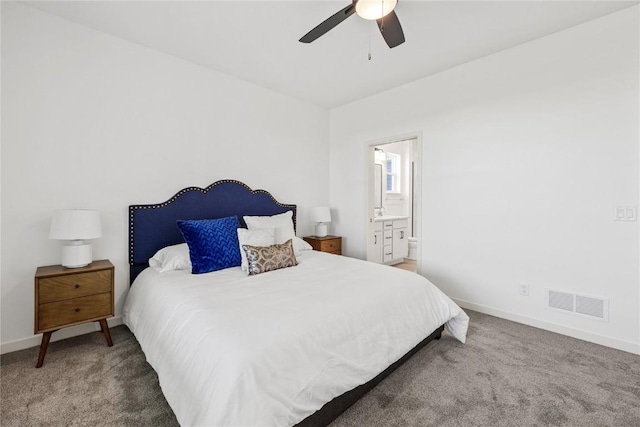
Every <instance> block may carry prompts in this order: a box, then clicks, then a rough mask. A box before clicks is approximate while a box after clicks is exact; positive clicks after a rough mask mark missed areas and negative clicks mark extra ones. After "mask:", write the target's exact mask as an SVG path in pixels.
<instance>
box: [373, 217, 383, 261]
mask: <svg viewBox="0 0 640 427" xmlns="http://www.w3.org/2000/svg"><path fill="white" fill-rule="evenodd" d="M372 238H373V241H372V242H371V245H372V247H373V258H372V259H371V261H373V262H377V263H382V246H383V244H384V242H383V241H384V235H383V232H382V222H381V221H375V222H374V223H373V236H372Z"/></svg>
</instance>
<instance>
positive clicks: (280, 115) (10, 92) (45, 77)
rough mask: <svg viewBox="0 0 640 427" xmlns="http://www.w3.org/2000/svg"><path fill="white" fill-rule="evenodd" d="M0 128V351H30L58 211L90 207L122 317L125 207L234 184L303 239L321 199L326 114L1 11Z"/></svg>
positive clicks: (134, 48) (325, 187)
mask: <svg viewBox="0 0 640 427" xmlns="http://www.w3.org/2000/svg"><path fill="white" fill-rule="evenodd" d="M2 124H3V127H2V156H1V158H2V216H1V218H2V245H1V251H2V268H1V271H2V282H1V296H2V303H1V308H2V317H1V320H2V322H1V323H2V325H1V342H2V344H3V346H2V351H3V352H4V351H10V350H14V349H16V348H20V347H21V346H24V345H26V344H30V345H33V344H35V343H37V339H36V338H37V337H34V336H33V275H34V272H35V269H36V267H37V266H39V265H48V264H57V263H59V262H60V258H59V256H60V255H59V254H60V250H59V243H58V242H56V241H50V240H48V238H47V237H48V229H49V224H50V220H51V215H52V213H53V211H54V210H55V209H62V208H74V207H77V208H90V209H97V210H99V211H100V213H101V215H102V222H103V234H104V236H103V237H102V238H101V239H99V240H96V241H95V242H94V258H96V259H100V258H109V259H111V261H112V262H113V263H114V264H115V266H116V314H117V315H119V314H120V313H121V308H122V304H123V303H124V299H125V297H126V294H127V290H128V287H129V284H128V264H127V240H126V237H127V207H128V205H129V204H133V203H154V202H159V201H164V200H166V199H168V198H169V197H170V196H172V195H173V194H174V193H175V192H177V191H178V190H180V189H181V188H183V187H187V186H192V185H197V186H201V187H204V186H207V185H208V184H210V183H212V182H214V181H216V180H218V179H224V178H232V179H238V180H240V181H243V182H245V183H246V184H248V185H249V186H251V187H253V188H263V189H266V190H268V191H270V192H271V193H272V194H273V195H274V197H276V198H277V199H278V200H280V201H282V202H285V203H297V204H298V206H299V220H300V221H299V228H298V234H299V235H305V234H310V233H311V231H312V230H311V226H310V224H309V223H308V220H307V216H308V213H307V212H308V210H307V209H308V207H309V206H322V205H326V204H327V203H328V201H329V184H328V165H329V163H328V162H329V147H328V129H329V113H328V111H326V110H324V109H322V108H319V107H316V106H313V105H311V104H306V103H303V102H300V101H297V100H294V99H292V98H289V97H286V96H283V95H280V94H277V93H275V92H272V91H269V90H266V89H263V88H260V87H258V86H254V85H251V84H248V83H245V82H242V81H239V80H236V79H233V78H230V77H227V76H225V75H222V74H219V73H215V72H213V71H211V70H207V69H205V68H202V67H199V66H196V65H193V64H191V63H188V62H185V61H182V60H179V59H176V58H174V57H171V56H168V55H164V54H161V53H159V52H156V51H153V50H150V49H146V48H144V47H141V46H139V45H136V44H133V43H129V42H126V41H123V40H121V39H118V38H115V37H111V36H108V35H106V34H103V33H100V32H96V31H93V30H90V29H88V28H86V27H83V26H80V25H77V24H74V23H71V22H69V21H65V20H63V19H61V18H58V17H54V16H52V15H49V14H46V13H44V12H41V11H37V10H34V9H32V8H29V7H27V6H22V5H17V4H14V3H7V2H2ZM56 335H57V337H58V338H59V337H62V336H65V335H64V334H63V332H62V331H61V332H59V333H58V334H54V336H53V338H54V339H55V338H56ZM25 338H26V339H27V340H26V341H25V340H24V339H25ZM15 342H17V344H16V343H15Z"/></svg>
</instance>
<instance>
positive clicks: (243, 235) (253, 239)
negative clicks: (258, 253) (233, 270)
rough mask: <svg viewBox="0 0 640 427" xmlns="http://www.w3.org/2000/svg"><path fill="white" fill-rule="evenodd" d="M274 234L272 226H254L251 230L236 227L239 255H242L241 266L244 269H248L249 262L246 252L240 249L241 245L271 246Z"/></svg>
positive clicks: (273, 241)
mask: <svg viewBox="0 0 640 427" xmlns="http://www.w3.org/2000/svg"><path fill="white" fill-rule="evenodd" d="M274 235H275V232H274V230H273V228H255V229H252V230H248V229H246V228H238V241H239V242H240V256H241V257H242V265H241V267H242V269H243V270H244V271H248V270H249V262H248V261H247V253H246V252H245V251H244V250H243V249H242V245H251V246H271V245H273V244H274V243H275V239H274Z"/></svg>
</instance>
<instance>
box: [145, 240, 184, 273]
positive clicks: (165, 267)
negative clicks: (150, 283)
mask: <svg viewBox="0 0 640 427" xmlns="http://www.w3.org/2000/svg"><path fill="white" fill-rule="evenodd" d="M149 266H150V267H153V268H154V269H156V270H158V271H159V272H160V273H163V272H165V271H171V270H191V258H189V246H187V244H186V243H180V244H178V245H173V246H167V247H166V248H162V249H160V250H159V251H158V252H156V254H155V255H154V256H152V257H151V258H150V259H149Z"/></svg>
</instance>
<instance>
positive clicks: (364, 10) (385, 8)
mask: <svg viewBox="0 0 640 427" xmlns="http://www.w3.org/2000/svg"><path fill="white" fill-rule="evenodd" d="M397 3H398V0H358V2H357V3H356V13H357V14H358V15H359V16H360V17H362V18H364V19H368V20H376V19H380V18H382V17H383V16H386V15H388V14H389V13H391V11H392V10H393V9H394V8H395V7H396V4H397Z"/></svg>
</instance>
